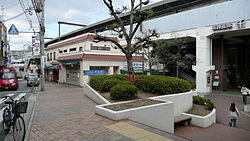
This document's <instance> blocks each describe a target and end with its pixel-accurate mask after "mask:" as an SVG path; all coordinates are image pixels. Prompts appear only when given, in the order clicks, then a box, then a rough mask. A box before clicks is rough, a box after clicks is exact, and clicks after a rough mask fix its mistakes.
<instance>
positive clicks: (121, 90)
mask: <svg viewBox="0 0 250 141" xmlns="http://www.w3.org/2000/svg"><path fill="white" fill-rule="evenodd" d="M137 92H138V88H136V87H135V86H134V85H132V84H131V83H119V84H117V85H115V86H114V87H112V88H111V90H110V98H111V99H112V100H128V99H133V98H135V97H136V95H137Z"/></svg>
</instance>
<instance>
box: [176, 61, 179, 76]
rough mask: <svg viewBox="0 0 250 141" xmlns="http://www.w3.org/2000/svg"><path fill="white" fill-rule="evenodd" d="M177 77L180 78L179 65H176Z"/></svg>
mask: <svg viewBox="0 0 250 141" xmlns="http://www.w3.org/2000/svg"><path fill="white" fill-rule="evenodd" d="M176 77H177V78H179V65H178V63H177V64H176Z"/></svg>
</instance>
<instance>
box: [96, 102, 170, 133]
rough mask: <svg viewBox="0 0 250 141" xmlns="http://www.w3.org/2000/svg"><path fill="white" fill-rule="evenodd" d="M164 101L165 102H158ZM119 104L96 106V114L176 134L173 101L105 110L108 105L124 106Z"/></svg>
mask: <svg viewBox="0 0 250 141" xmlns="http://www.w3.org/2000/svg"><path fill="white" fill-rule="evenodd" d="M158 101H163V100H158ZM127 102H128V101H126V102H118V103H112V104H104V105H98V106H96V108H95V110H96V113H97V114H99V115H102V116H104V117H107V118H109V119H112V120H122V119H129V120H133V121H136V122H139V123H142V124H145V125H148V126H151V127H154V128H157V129H161V130H163V131H166V132H170V133H174V104H173V102H171V101H163V102H164V103H159V104H153V105H147V106H142V107H138V108H131V109H126V110H121V111H113V110H110V109H107V108H105V106H108V105H114V104H122V103H127Z"/></svg>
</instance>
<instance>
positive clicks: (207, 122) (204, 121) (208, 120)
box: [182, 108, 216, 128]
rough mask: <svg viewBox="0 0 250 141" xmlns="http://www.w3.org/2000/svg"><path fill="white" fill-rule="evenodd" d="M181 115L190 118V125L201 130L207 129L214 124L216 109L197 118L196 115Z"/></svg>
mask: <svg viewBox="0 0 250 141" xmlns="http://www.w3.org/2000/svg"><path fill="white" fill-rule="evenodd" d="M182 115H186V116H190V117H191V118H192V119H191V122H190V124H192V125H195V126H199V127H202V128H207V127H209V126H211V125H212V124H214V123H216V109H215V108H214V109H213V110H212V112H210V113H209V114H208V115H206V116H198V115H193V114H188V113H182Z"/></svg>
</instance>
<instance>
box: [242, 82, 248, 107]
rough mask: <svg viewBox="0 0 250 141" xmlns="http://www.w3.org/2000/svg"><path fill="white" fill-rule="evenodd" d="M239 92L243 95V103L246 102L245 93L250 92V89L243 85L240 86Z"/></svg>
mask: <svg viewBox="0 0 250 141" xmlns="http://www.w3.org/2000/svg"><path fill="white" fill-rule="evenodd" d="M241 93H242V97H243V103H244V104H247V95H248V94H249V93H250V91H249V89H248V88H247V87H246V86H245V85H243V86H242V87H241Z"/></svg>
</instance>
